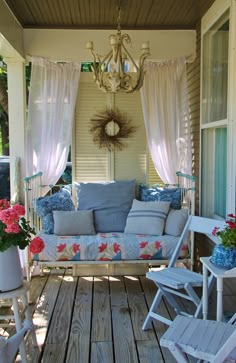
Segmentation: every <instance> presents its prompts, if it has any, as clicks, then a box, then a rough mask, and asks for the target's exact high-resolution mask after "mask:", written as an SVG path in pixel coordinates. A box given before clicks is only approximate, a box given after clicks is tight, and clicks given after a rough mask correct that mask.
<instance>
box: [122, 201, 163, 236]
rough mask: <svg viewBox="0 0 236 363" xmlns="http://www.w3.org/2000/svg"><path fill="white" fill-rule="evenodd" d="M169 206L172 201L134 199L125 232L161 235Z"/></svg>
mask: <svg viewBox="0 0 236 363" xmlns="http://www.w3.org/2000/svg"><path fill="white" fill-rule="evenodd" d="M169 208H170V202H140V201H139V200H136V199H134V201H133V205H132V208H131V210H130V212H129V214H128V217H127V220H126V226H125V231H124V232H125V233H135V234H152V235H157V236H161V235H162V234H163V231H164V226H165V220H166V217H167V215H168V212H169Z"/></svg>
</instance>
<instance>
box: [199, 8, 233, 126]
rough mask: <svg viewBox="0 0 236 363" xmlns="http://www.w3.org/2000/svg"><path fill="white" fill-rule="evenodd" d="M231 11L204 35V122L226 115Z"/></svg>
mask: <svg viewBox="0 0 236 363" xmlns="http://www.w3.org/2000/svg"><path fill="white" fill-rule="evenodd" d="M228 48H229V11H227V12H226V13H225V14H224V15H223V16H222V17H221V18H220V19H219V20H218V21H217V22H216V23H215V24H214V25H213V26H212V27H211V28H210V29H209V30H208V31H207V32H206V34H205V35H204V38H203V69H202V122H203V123H208V122H212V121H219V120H224V119H226V118H227V89H228Z"/></svg>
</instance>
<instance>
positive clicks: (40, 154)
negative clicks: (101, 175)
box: [25, 57, 81, 185]
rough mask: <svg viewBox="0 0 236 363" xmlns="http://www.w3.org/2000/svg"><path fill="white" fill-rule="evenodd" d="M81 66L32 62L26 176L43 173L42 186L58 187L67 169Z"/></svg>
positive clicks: (44, 60) (47, 61) (76, 64)
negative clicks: (53, 185)
mask: <svg viewBox="0 0 236 363" xmlns="http://www.w3.org/2000/svg"><path fill="white" fill-rule="evenodd" d="M80 67H81V64H80V63H55V62H53V61H50V60H46V59H43V58H37V57H34V58H33V59H32V71H31V82H30V92H29V108H28V119H27V127H26V156H25V160H26V174H27V176H30V175H32V174H34V173H37V172H38V171H42V172H43V184H46V185H48V184H55V183H56V182H57V180H58V179H59V178H60V176H61V174H62V173H63V171H64V169H65V167H66V161H67V158H68V153H69V147H70V145H71V139H72V125H73V114H74V109H75V102H76V97H77V91H78V84H79V78H80Z"/></svg>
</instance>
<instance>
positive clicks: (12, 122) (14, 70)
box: [4, 59, 26, 202]
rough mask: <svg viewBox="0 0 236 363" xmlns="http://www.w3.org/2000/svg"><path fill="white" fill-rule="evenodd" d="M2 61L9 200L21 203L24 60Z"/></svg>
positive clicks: (23, 136)
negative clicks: (8, 157) (5, 66)
mask: <svg viewBox="0 0 236 363" xmlns="http://www.w3.org/2000/svg"><path fill="white" fill-rule="evenodd" d="M4 61H5V62H6V63H7V79H8V117H9V144H10V186H11V200H12V201H21V202H23V198H24V196H23V195H24V193H23V187H22V185H23V184H22V178H23V177H24V176H25V175H24V171H25V169H24V168H25V166H24V164H25V163H24V152H25V120H26V85H25V83H26V81H25V63H24V60H19V59H4ZM18 165H19V169H18V168H17V166H18ZM17 169H18V170H17Z"/></svg>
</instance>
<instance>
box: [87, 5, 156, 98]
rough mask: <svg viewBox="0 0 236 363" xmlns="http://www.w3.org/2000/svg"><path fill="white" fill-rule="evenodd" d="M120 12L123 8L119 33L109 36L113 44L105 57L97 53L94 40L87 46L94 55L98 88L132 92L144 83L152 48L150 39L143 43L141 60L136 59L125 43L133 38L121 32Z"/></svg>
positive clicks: (94, 72)
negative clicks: (145, 63)
mask: <svg viewBox="0 0 236 363" xmlns="http://www.w3.org/2000/svg"><path fill="white" fill-rule="evenodd" d="M120 14H121V8H119V15H118V19H117V33H116V34H111V35H109V37H108V38H109V41H110V45H111V50H110V51H109V53H108V54H107V55H105V56H104V57H103V56H100V55H98V54H95V52H94V48H93V42H92V41H89V42H87V44H86V48H87V49H88V50H90V51H91V53H92V56H93V65H92V71H93V74H94V81H95V82H96V84H97V85H98V88H99V89H101V90H102V91H104V92H110V93H116V92H126V93H131V92H134V91H138V90H139V89H140V88H141V87H142V85H143V80H144V74H145V71H144V62H145V60H146V58H147V57H148V56H149V55H150V49H149V42H148V41H146V42H145V43H143V44H142V46H141V55H140V57H139V61H138V63H136V62H135V61H134V59H133V57H132V56H131V54H130V53H129V51H128V49H127V48H126V45H125V43H127V44H130V43H131V38H130V36H129V35H128V34H121V27H120ZM130 71H132V74H131V72H130Z"/></svg>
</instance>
